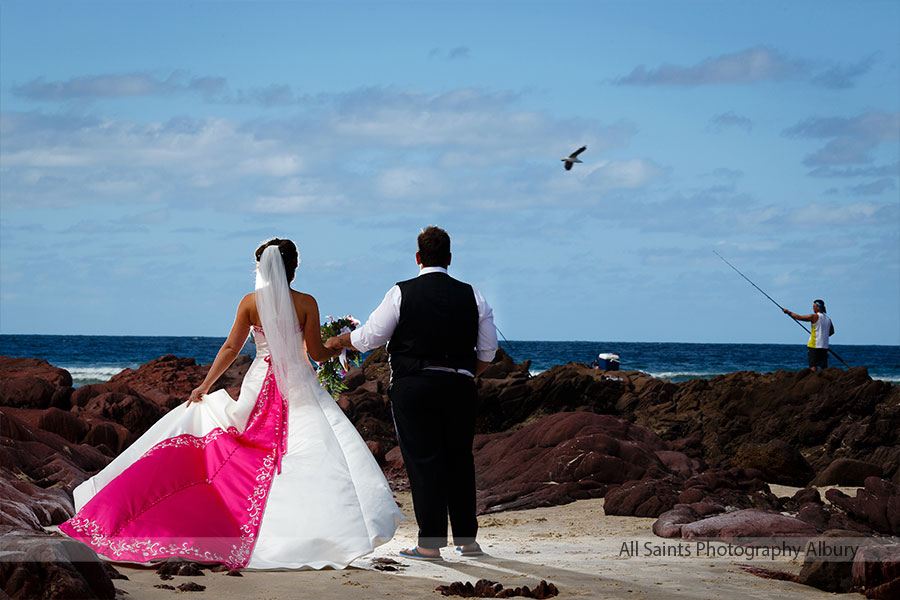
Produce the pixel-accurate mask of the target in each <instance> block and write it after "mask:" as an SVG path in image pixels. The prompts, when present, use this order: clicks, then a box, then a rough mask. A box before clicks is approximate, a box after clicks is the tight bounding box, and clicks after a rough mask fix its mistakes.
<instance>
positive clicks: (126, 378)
mask: <svg viewBox="0 0 900 600" xmlns="http://www.w3.org/2000/svg"><path fill="white" fill-rule="evenodd" d="M252 361H253V359H252V358H250V356H247V355H246V354H242V355H240V356H238V357H237V358H236V359H235V361H234V362H233V363H232V364H231V366H230V367H228V369H227V370H226V371H225V373H223V374H222V376H221V377H219V380H218V381H216V383H215V385H214V386H213V387H212V388H211V389H210V391H212V392H214V391H216V390H219V389H226V390H229V394H231V396H232V397H233V398H237V393H236V392H237V391H238V390H239V389H240V386H241V382H242V381H243V379H244V375H246V374H247V369H249V368H250V363H251V362H252ZM209 367H210V365H198V364H197V362H196V361H195V360H194V359H193V358H179V357H177V356H173V355H171V354H169V355H166V356H162V357H160V358H157V359H155V360H151V361H150V362H148V363H146V364H143V365H141V366H140V367H139V368H137V369H125V370H124V371H122V372H121V373H119V374H117V375H114V376H113V377H112V378H111V379H110V380H109V382H107V384H106V385H110V386H126V387H127V388H129V389H130V390H132V391H133V392H136V395H138V396H141V397H143V398H146V399H149V400H152V401H153V402H155V403H156V404H158V405H160V406H163V407H165V408H166V409H172V408H174V407H175V406H178V405H179V404H181V403H183V402H184V401H185V400H187V398H188V396H190V394H191V391H192V390H193V389H194V388H195V387H197V386H198V385H200V383H202V382H203V378H204V377H206V373H207V372H208V371H209ZM125 393H128V392H125Z"/></svg>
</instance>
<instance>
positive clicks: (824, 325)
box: [807, 313, 831, 348]
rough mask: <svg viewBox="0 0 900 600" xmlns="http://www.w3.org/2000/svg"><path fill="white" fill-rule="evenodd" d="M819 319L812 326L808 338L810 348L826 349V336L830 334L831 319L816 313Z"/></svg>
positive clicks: (823, 314)
mask: <svg viewBox="0 0 900 600" xmlns="http://www.w3.org/2000/svg"><path fill="white" fill-rule="evenodd" d="M816 314H818V315H819V319H818V320H817V321H816V322H815V323H810V325H812V331H811V332H810V336H809V344H807V346H809V347H810V348H827V347H828V336H829V335H830V334H831V319H830V318H829V317H828V315H826V314H825V313H816Z"/></svg>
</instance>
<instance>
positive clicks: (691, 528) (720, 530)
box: [681, 508, 818, 541]
mask: <svg viewBox="0 0 900 600" xmlns="http://www.w3.org/2000/svg"><path fill="white" fill-rule="evenodd" d="M817 533H818V532H817V531H816V529H815V528H814V527H813V526H812V525H810V524H809V523H805V522H803V521H801V520H800V519H796V518H794V517H788V516H785V515H782V514H778V513H774V512H767V511H763V510H759V509H755V508H747V509H743V510H737V511H734V512H730V513H725V514H722V515H716V516H714V517H708V518H706V519H701V520H699V521H694V522H693V523H686V524H684V525H682V526H681V535H682V537H684V538H711V539H720V540H725V541H734V540H738V539H740V538H771V537H800V538H812V537H815V536H816V535H817Z"/></svg>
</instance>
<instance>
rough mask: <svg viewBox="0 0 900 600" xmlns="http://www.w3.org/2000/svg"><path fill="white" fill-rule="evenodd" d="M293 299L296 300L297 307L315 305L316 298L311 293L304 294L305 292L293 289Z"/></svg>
mask: <svg viewBox="0 0 900 600" xmlns="http://www.w3.org/2000/svg"><path fill="white" fill-rule="evenodd" d="M291 299H292V300H293V301H294V306H297V307H303V308H306V307H309V306H315V305H316V304H317V303H316V299H315V298H314V297H313V296H312V295H310V294H304V293H303V292H298V291H297V290H291Z"/></svg>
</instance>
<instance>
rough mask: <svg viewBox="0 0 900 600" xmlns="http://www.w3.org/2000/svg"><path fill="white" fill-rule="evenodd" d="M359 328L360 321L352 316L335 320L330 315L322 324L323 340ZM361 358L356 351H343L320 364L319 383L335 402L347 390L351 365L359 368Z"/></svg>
mask: <svg viewBox="0 0 900 600" xmlns="http://www.w3.org/2000/svg"><path fill="white" fill-rule="evenodd" d="M357 327H359V321H357V320H356V319H354V318H353V317H352V316H350V315H347V316H346V317H341V318H340V319H335V318H334V317H332V316H330V315H329V316H327V317H325V323H323V324H322V340H323V341H324V340H327V339H328V338H330V337H334V336H336V335H342V334H344V333H350V332H351V331H353V330H354V329H356V328H357ZM360 357H361V354H360V353H359V352H358V351H356V350H343V351H342V352H341V354H340V355H339V356H336V357H335V358H332V359H329V360H326V361H325V362H323V363H320V364H319V369H318V371H317V372H316V374H317V375H318V376H319V383H321V384H322V387H323V388H325V389H326V390H327V391H328V393H329V394H331V397H332V398H334V399H335V400H337V398H338V397H339V396H340V395H341V392H344V391H346V389H347V386H346V385H345V384H344V376H345V375H346V374H347V369H349V368H350V365H355V366H359V363H360Z"/></svg>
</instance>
